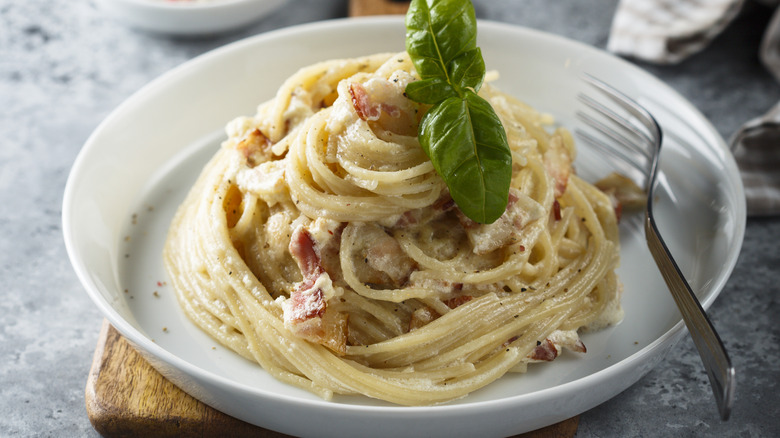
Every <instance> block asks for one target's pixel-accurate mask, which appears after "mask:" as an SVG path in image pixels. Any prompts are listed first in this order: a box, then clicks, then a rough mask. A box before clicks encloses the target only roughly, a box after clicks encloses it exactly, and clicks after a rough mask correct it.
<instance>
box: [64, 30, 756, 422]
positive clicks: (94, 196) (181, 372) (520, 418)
mask: <svg viewBox="0 0 780 438" xmlns="http://www.w3.org/2000/svg"><path fill="white" fill-rule="evenodd" d="M479 44H480V45H481V47H482V48H483V53H484V56H485V59H486V63H487V65H488V67H489V68H490V69H497V70H498V71H499V72H500V73H501V78H500V79H499V80H498V81H497V85H498V86H499V87H501V88H503V89H504V90H506V91H509V92H511V93H512V94H514V95H516V96H518V97H519V98H521V99H522V100H525V101H526V102H528V103H530V104H532V105H534V106H536V107H538V108H540V109H542V110H544V111H547V112H550V113H552V114H554V115H555V116H556V117H557V118H558V120H559V121H560V122H561V123H562V124H564V125H567V126H569V127H574V126H575V125H576V121H575V120H574V118H573V111H574V109H575V108H576V107H577V104H576V98H575V95H576V93H577V92H578V91H579V90H581V89H583V87H584V86H583V84H582V83H581V82H580V80H579V79H578V75H579V74H580V72H583V71H585V72H589V73H591V74H593V75H595V76H597V77H599V78H601V79H603V80H605V81H606V82H608V83H611V84H612V85H614V86H616V87H617V88H619V89H621V90H622V91H624V92H625V93H627V94H629V95H630V96H633V97H634V98H636V99H638V100H639V101H640V102H642V103H644V104H645V105H647V107H648V108H649V109H650V110H651V111H652V112H653V113H655V115H656V116H657V117H658V119H659V120H660V123H661V125H662V127H663V129H664V131H665V134H666V139H667V140H666V141H665V144H664V148H665V149H664V154H663V158H662V163H661V166H662V169H663V171H664V176H663V178H662V180H661V182H662V185H661V187H660V190H659V191H658V202H657V204H656V205H657V206H658V211H657V214H656V217H657V220H658V222H659V228H660V229H661V232H662V233H663V235H664V236H665V237H666V238H667V241H668V243H669V245H670V247H671V249H672V251H673V253H674V254H675V256H676V257H677V260H678V262H679V264H680V266H681V268H682V270H683V272H684V273H685V274H686V276H687V277H688V278H689V280H690V282H691V283H692V285H693V287H694V289H695V290H696V291H697V294H698V295H699V297H700V299H701V301H702V303H703V305H704V307H708V306H709V305H710V304H711V303H712V301H713V300H714V299H715V297H716V296H717V294H718V293H719V292H720V290H721V289H722V288H723V286H724V284H725V282H726V280H727V278H728V276H729V274H730V272H731V270H732V268H733V266H734V264H735V262H736V259H737V255H738V253H739V249H740V246H741V243H742V237H743V233H744V227H745V202H744V196H743V192H742V185H741V181H740V178H739V174H738V171H737V168H736V165H735V163H734V161H733V159H732V157H731V155H730V153H729V152H728V150H727V148H726V146H725V144H724V142H723V141H722V139H721V138H720V137H719V136H718V134H717V133H716V131H715V130H714V129H713V128H712V126H711V125H710V124H709V123H708V122H707V121H706V120H705V119H704V118H703V117H702V115H701V114H700V113H699V112H697V111H696V109H694V108H693V107H692V106H691V105H690V104H689V103H688V102H686V101H685V100H684V99H683V98H681V97H680V96H679V95H678V94H676V93H675V92H674V91H672V90H671V89H670V88H669V87H667V86H666V85H664V84H663V83H661V82H660V81H659V80H657V79H655V78H654V77H652V76H650V75H649V74H647V73H645V72H643V71H642V70H640V69H638V68H636V67H634V66H632V65H631V64H629V63H627V62H624V61H622V60H620V59H618V58H615V57H613V56H611V55H609V54H606V53H604V52H601V51H598V50H595V49H593V48H591V47H588V46H585V45H582V44H580V43H576V42H572V41H569V40H566V39H563V38H560V37H556V36H552V35H548V34H544V33H540V32H537V31H532V30H528V29H523V28H519V27H514V26H508V25H503V24H497V23H491V22H481V23H480V24H479ZM403 47H404V27H403V22H402V19H401V18H400V17H398V18H388V17H384V18H364V19H348V20H338V21H329V22H320V23H314V24H310V25H305V26H300V27H294V28H289V29H284V30H280V31H276V32H273V33H268V34H264V35H260V36H257V37H254V38H250V39H247V40H243V41H240V42H237V43H234V44H231V45H229V46H226V47H223V48H221V49H218V50H215V51H213V52H211V53H208V54H206V55H204V56H201V57H199V58H197V59H195V60H193V61H190V62H188V63H186V64H184V65H182V66H181V67H179V68H176V69H174V70H173V71H171V72H169V73H167V74H165V75H163V76H162V77H160V78H159V79H157V80H155V81H153V82H152V83H151V84H149V85H148V86H146V87H145V88H143V89H142V90H141V91H139V92H138V93H137V94H136V95H134V96H133V97H131V98H130V99H128V101H127V102H125V103H124V104H122V105H121V106H120V107H119V108H118V109H117V110H116V111H114V112H113V114H111V115H110V116H109V117H108V118H107V119H106V120H105V121H104V122H103V123H102V124H101V125H100V126H99V127H98V129H97V130H96V131H95V133H94V134H93V135H92V136H91V137H90V138H89V140H88V141H87V143H86V144H85V146H84V148H83V150H82V151H81V153H80V155H79V157H78V159H77V161H76V163H75V165H74V166H73V170H72V173H71V176H70V178H69V180H68V184H67V187H66V190H65V199H64V206H63V231H64V234H65V241H66V244H67V248H68V253H69V255H70V257H71V260H72V263H73V265H74V267H75V270H76V272H77V274H78V276H79V278H80V279H81V281H82V282H83V284H84V287H85V288H86V290H87V292H88V293H89V295H90V297H91V298H92V299H93V300H94V302H95V304H96V305H97V306H98V307H99V308H100V310H101V311H102V312H103V313H104V314H105V316H106V318H108V320H109V321H110V322H111V323H112V324H113V325H114V326H115V327H116V328H117V329H118V330H119V331H120V332H121V333H122V334H123V335H125V337H126V338H127V339H129V340H130V341H131V342H132V343H133V344H134V345H135V346H136V347H137V348H138V349H139V350H140V351H141V352H142V354H143V355H144V356H145V357H146V358H147V359H148V360H149V361H150V362H151V363H152V364H153V365H154V366H155V367H156V368H157V369H158V370H159V371H161V372H162V374H163V375H165V376H166V377H168V378H169V379H170V380H172V381H173V382H174V383H176V384H177V385H179V386H181V387H182V388H183V389H185V390H186V391H187V392H189V393H190V394H192V395H194V396H195V397H197V398H199V399H201V400H203V401H204V402H206V403H208V404H209V405H211V406H213V407H215V408H217V409H220V410H222V411H224V412H226V413H228V414H230V415H232V416H234V417H237V418H240V419H242V420H245V421H248V422H250V423H254V424H257V425H260V426H263V427H265V428H269V429H273V430H277V431H280V432H284V433H287V434H291V435H300V436H315V435H316V436H320V437H322V436H369V435H367V434H369V433H370V436H374V437H380V436H398V435H399V434H402V435H403V436H406V437H411V436H423V437H429V436H444V435H446V436H451V437H455V436H475V435H479V436H507V435H513V434H517V433H521V432H524V431H529V430H533V429H536V428H539V427H542V426H545V425H549V424H552V423H555V422H558V421H561V420H564V419H566V418H569V417H571V416H574V415H576V414H579V413H581V412H583V411H585V410H588V409H590V408H592V407H594V406H596V405H598V404H599V403H602V402H604V401H605V400H607V399H609V398H611V397H613V396H615V395H616V394H618V393H619V392H621V391H623V390H624V389H626V388H627V387H628V386H630V385H631V384H633V383H634V382H636V381H637V380H638V379H639V378H640V377H642V376H643V375H644V374H645V373H647V372H648V371H649V370H650V369H651V368H652V367H653V366H654V365H655V364H656V363H658V362H659V361H660V360H661V358H662V356H663V355H664V354H665V353H666V352H667V351H668V350H669V349H670V348H671V347H672V346H673V345H674V344H675V343H676V342H677V341H678V340H679V339H680V338H681V337H682V336H683V335H684V334H685V333H686V332H685V330H684V326H683V324H682V322H681V318H680V315H679V313H678V311H677V309H676V307H675V305H674V303H673V301H672V298H671V297H670V295H669V293H668V292H667V289H666V286H665V285H664V284H663V281H662V279H661V277H660V275H659V274H658V272H657V269H656V267H655V265H654V264H653V261H652V259H651V257H650V255H649V253H648V251H647V249H646V246H645V243H644V238H643V236H642V233H641V231H640V228H639V227H638V226H637V222H636V221H631V220H628V221H626V222H625V223H624V225H623V226H622V232H621V234H622V236H621V239H622V251H621V253H622V266H621V268H620V270H619V274H620V276H621V278H622V279H623V281H624V283H625V294H624V300H623V304H624V307H625V311H626V316H625V320H624V321H623V322H622V323H621V324H620V325H619V326H617V327H614V328H609V329H606V330H603V331H600V332H597V333H590V334H586V335H585V336H584V341H585V344H586V345H587V348H588V353H587V355H585V356H584V357H575V355H574V354H571V355H563V356H562V357H560V358H558V359H557V360H556V361H555V362H553V363H552V364H545V365H542V366H532V367H531V369H530V371H529V373H528V374H526V375H507V376H505V377H503V378H501V379H500V380H499V381H497V382H495V383H494V384H492V385H490V386H488V387H486V388H484V389H482V390H480V391H477V392H475V393H473V394H471V395H470V396H468V397H467V398H465V399H462V400H459V401H455V402H452V403H449V404H446V405H441V406H432V407H411V408H410V407H398V406H390V405H388V404H386V403H382V402H378V401H374V400H370V399H367V398H364V397H337V398H336V399H335V400H333V401H329V402H328V401H323V400H320V399H318V398H317V397H316V396H314V395H312V394H309V393H307V392H305V391H302V390H299V389H296V388H292V387H289V386H287V385H285V384H282V383H280V382H278V381H276V380H274V379H273V378H271V377H270V376H268V375H267V374H266V373H265V372H264V371H263V370H261V369H260V368H259V367H257V366H255V365H254V364H251V363H249V362H248V361H245V360H244V359H242V358H240V357H239V356H237V355H235V354H233V353H231V352H230V351H227V350H226V349H225V348H223V347H221V346H218V345H217V344H216V343H215V342H214V341H213V340H211V339H210V338H209V337H208V336H206V335H204V334H203V333H202V332H201V331H200V330H199V329H197V328H196V327H194V326H193V324H191V323H190V322H189V321H188V320H187V319H186V318H185V317H184V316H183V315H182V313H181V312H180V310H179V308H178V305H177V303H176V300H175V297H174V294H173V291H172V290H171V288H170V286H168V285H167V284H166V274H165V271H164V269H163V265H162V261H161V255H160V254H161V250H162V245H163V240H164V238H165V234H166V230H167V227H168V223H169V220H170V218H171V216H172V214H173V212H174V210H175V209H176V208H177V206H178V205H179V203H180V202H181V201H182V199H183V197H184V195H185V193H186V191H187V190H188V189H189V187H190V185H191V184H192V182H193V181H194V180H195V178H196V176H197V175H198V173H199V171H200V168H201V166H202V165H203V164H204V163H205V162H206V160H208V159H209V158H210V157H211V156H212V154H213V153H214V152H215V151H216V148H217V147H218V144H219V142H220V140H221V139H222V138H223V134H222V127H223V126H224V125H225V123H226V122H228V121H229V120H231V119H232V118H234V117H235V116H238V115H249V114H253V113H254V111H255V108H256V106H257V104H258V103H260V102H262V101H265V100H266V99H269V98H271V97H272V96H273V94H274V93H275V90H276V89H277V87H278V86H279V85H280V84H281V83H282V81H283V80H284V79H285V78H287V77H288V76H289V75H291V74H292V73H293V72H294V71H296V70H297V69H298V68H300V67H303V66H305V65H308V64H311V63H314V62H316V61H320V60H325V59H330V58H336V57H351V56H359V55H365V54H371V53H375V52H383V51H401V50H403ZM578 160H579V161H578V164H577V165H578V171H579V173H580V174H581V175H584V176H585V177H586V178H595V177H598V176H602V175H604V174H606V171H607V170H608V169H605V168H602V166H603V163H602V161H601V160H598V159H594V157H593V154H591V153H589V152H588V151H587V150H584V149H581V153H580V157H579V158H578ZM155 292H157V293H156V294H155ZM659 403H660V401H659Z"/></svg>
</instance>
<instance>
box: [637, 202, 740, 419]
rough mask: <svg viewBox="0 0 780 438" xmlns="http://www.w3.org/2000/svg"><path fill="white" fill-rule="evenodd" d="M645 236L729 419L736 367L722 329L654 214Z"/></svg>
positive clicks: (648, 217)
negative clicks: (710, 315) (682, 268)
mask: <svg viewBox="0 0 780 438" xmlns="http://www.w3.org/2000/svg"><path fill="white" fill-rule="evenodd" d="M645 237H646V238H647V246H648V248H649V249H650V253H651V254H652V255H653V258H654V259H655V263H656V265H658V269H659V270H660V271H661V275H662V276H663V278H664V281H665V282H666V285H667V286H668V287H669V291H670V292H671V293H672V297H674V300H675V301H676V302H677V307H678V308H679V309H680V313H681V314H682V317H683V321H685V325H686V326H687V327H688V331H689V332H690V334H691V338H693V343H694V344H695V345H696V349H697V350H699V355H700V356H701V359H702V362H703V363H704V368H705V370H706V371H707V377H709V380H710V385H711V386H712V391H713V393H714V394H715V401H716V402H717V404H718V411H719V412H720V417H721V419H722V420H724V421H725V420H727V419H728V418H729V415H730V413H731V405H732V402H733V399H734V388H735V383H736V382H735V379H734V367H733V366H732V365H731V360H730V359H729V356H728V353H726V349H725V348H724V347H723V343H722V342H721V340H720V337H719V336H718V333H717V332H716V331H715V328H714V327H713V326H712V323H711V322H710V320H709V318H708V317H707V314H706V313H705V312H704V309H703V308H702V307H701V304H700V303H699V300H698V299H697V298H696V295H694V293H693V290H691V287H690V285H689V284H688V282H687V281H686V280H685V277H684V276H683V275H682V272H681V271H680V268H679V267H678V266H677V263H675V261H674V259H673V258H672V255H671V253H670V252H669V249H668V248H667V247H666V244H665V243H664V241H663V239H662V238H661V235H660V233H659V232H658V228H657V227H656V224H655V220H654V219H653V216H652V214H648V215H646V216H645Z"/></svg>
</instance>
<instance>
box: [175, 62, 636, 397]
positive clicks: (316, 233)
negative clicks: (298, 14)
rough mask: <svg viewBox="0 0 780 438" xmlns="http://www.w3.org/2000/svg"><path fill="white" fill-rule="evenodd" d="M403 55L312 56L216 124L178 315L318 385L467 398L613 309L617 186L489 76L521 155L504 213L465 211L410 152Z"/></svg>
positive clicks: (186, 213)
mask: <svg viewBox="0 0 780 438" xmlns="http://www.w3.org/2000/svg"><path fill="white" fill-rule="evenodd" d="M416 79H417V77H416V73H415V71H414V67H413V66H412V63H411V61H410V60H409V57H408V55H407V54H406V53H401V54H378V55H373V56H368V57H363V58H356V59H346V60H335V61H329V62H323V63H318V64H315V65H312V66H310V67H306V68H303V69H302V70H300V71H299V72H297V73H296V74H295V75H293V76H292V77H290V78H289V79H288V80H287V81H286V82H285V83H284V84H283V85H282V86H281V88H280V89H279V90H278V92H277V94H276V96H275V98H273V99H272V100H270V101H268V102H266V103H264V104H262V105H260V106H259V107H258V111H257V114H256V115H255V116H254V117H240V118H238V119H236V120H234V121H232V122H231V123H229V124H228V126H227V134H228V139H227V140H226V141H225V142H224V143H223V145H222V147H221V148H220V150H219V151H218V152H217V153H216V155H215V156H214V157H213V159H212V160H211V161H210V162H209V163H208V164H207V165H206V167H205V168H204V169H203V172H202V174H201V175H200V177H199V178H198V180H197V182H196V183H195V185H194V187H193V188H192V189H191V191H190V193H189V195H188V196H187V198H186V200H185V201H184V203H183V204H182V205H181V207H180V208H179V210H178V212H177V214H176V216H175V218H174V219H173V222H172V224H171V227H170V231H169V236H168V239H167V241H166V245H165V250H164V261H165V264H166V268H167V270H168V272H169V274H170V277H171V283H172V284H173V286H174V288H175V290H176V293H177V296H178V300H179V302H180V305H181V307H182V309H183V310H184V311H185V312H186V314H187V315H188V316H189V317H190V318H191V320H192V321H194V322H195V323H196V324H197V325H198V326H200V327H201V328H202V329H203V330H205V331H206V332H208V333H209V334H210V335H211V336H213V337H214V338H215V339H217V340H218V341H219V342H221V343H222V344H224V345H226V346H227V347H229V348H231V349H232V350H234V351H235V352H237V353H238V354H240V355H241V356H243V357H245V358H246V359H248V360H250V361H254V362H257V363H258V364H260V365H261V366H262V367H263V368H264V369H265V370H267V371H268V372H269V373H270V374H272V375H273V376H275V377H276V378H278V379H280V380H283V381H285V382H289V383H291V384H293V385H297V386H299V387H303V388H306V389H308V390H310V391H313V392H315V393H317V394H318V395H320V396H321V397H323V398H326V399H328V398H331V397H332V396H333V394H363V395H366V396H369V397H374V398H378V399H382V400H386V401H389V402H392V403H396V404H402V405H426V404H434V403H441V402H445V401H448V400H452V399H456V398H460V397H463V396H465V395H467V394H468V393H470V392H472V391H474V390H475V389H478V388H480V387H483V386H485V385H487V384H489V383H490V382H493V381H495V380H496V379H498V378H499V377H501V376H502V375H504V374H505V373H507V372H510V371H519V372H522V371H525V370H526V366H527V364H528V363H530V362H541V361H550V360H552V359H554V358H555V357H556V356H557V355H558V354H560V353H561V351H562V349H563V348H567V349H570V350H575V351H579V352H584V351H585V347H584V345H583V344H582V342H581V341H580V339H579V335H578V333H579V332H580V331H582V330H588V329H598V328H601V327H604V326H606V325H609V324H614V323H616V322H618V321H619V320H620V319H621V318H622V310H621V308H620V301H619V299H620V294H621V286H620V283H619V281H618V278H617V276H616V274H615V268H616V266H617V264H618V261H619V256H618V251H619V244H618V235H617V221H616V217H615V212H614V208H613V206H612V203H611V202H610V199H609V197H608V196H607V195H605V194H604V193H603V192H602V191H600V190H599V189H597V188H595V187H594V186H593V185H591V184H589V183H587V182H585V181H583V180H582V179H580V178H578V177H577V176H576V175H575V174H574V173H573V172H572V170H571V162H572V159H573V157H574V153H575V149H574V144H573V140H572V138H571V136H570V134H569V133H568V132H567V131H566V130H564V129H561V128H558V129H554V130H553V129H551V128H550V124H551V120H549V118H548V117H546V116H544V115H542V114H540V113H539V112H537V111H536V110H534V109H533V108H531V107H529V106H528V105H525V104H523V103H521V102H519V101H517V100H516V99H514V98H512V97H510V96H508V95H506V94H504V93H502V92H500V91H499V90H497V89H495V88H494V87H491V86H490V85H485V86H484V87H482V89H481V91H480V95H481V96H483V97H484V98H485V99H487V100H488V101H489V102H490V103H491V104H492V106H493V107H494V109H495V111H496V113H497V114H498V115H499V117H500V119H501V122H502V123H503V125H504V127H505V129H506V133H507V138H508V141H509V145H510V148H511V151H512V157H513V178H512V184H511V188H510V192H509V202H508V207H507V210H506V212H505V213H504V215H503V216H501V217H500V218H499V219H498V220H497V221H495V222H494V223H492V224H478V223H475V222H473V221H471V220H470V219H469V218H467V217H465V216H464V215H463V214H462V213H460V211H459V210H458V208H457V206H456V205H455V204H454V203H453V201H452V199H451V198H450V197H449V194H448V191H447V187H446V185H445V184H444V183H443V182H442V180H441V178H440V177H439V176H438V175H437V174H436V172H435V171H434V168H433V166H432V164H431V163H430V161H429V160H428V158H427V156H426V155H425V153H424V152H423V151H422V149H421V148H420V145H419V143H418V140H417V137H416V133H417V126H418V124H419V121H420V118H421V117H422V115H423V113H424V111H425V109H426V108H425V106H424V105H421V104H417V103H415V102H412V101H411V100H409V99H407V98H406V97H405V96H404V89H405V87H406V84H408V83H409V82H410V81H414V80H416Z"/></svg>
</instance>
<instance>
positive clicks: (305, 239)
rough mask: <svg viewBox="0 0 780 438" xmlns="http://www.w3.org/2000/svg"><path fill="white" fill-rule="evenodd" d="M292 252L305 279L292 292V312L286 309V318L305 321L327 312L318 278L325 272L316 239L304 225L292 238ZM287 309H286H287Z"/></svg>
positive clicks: (296, 230) (297, 229)
mask: <svg viewBox="0 0 780 438" xmlns="http://www.w3.org/2000/svg"><path fill="white" fill-rule="evenodd" d="M289 250H290V254H291V255H292V256H293V259H295V261H296V263H298V268H299V269H300V270H301V275H303V281H301V283H300V284H298V287H297V288H296V289H295V290H294V291H293V292H292V293H291V294H290V299H289V302H290V312H289V315H288V312H287V311H285V315H284V317H285V320H289V321H291V322H296V321H304V320H307V319H310V318H314V317H318V316H322V314H323V313H324V312H325V300H324V297H323V294H322V289H321V288H320V287H316V286H317V280H318V279H319V278H320V276H322V274H323V273H324V272H325V270H324V269H322V264H321V262H320V256H319V254H317V251H316V250H315V248H314V240H313V239H312V238H311V235H310V234H309V232H308V231H306V229H305V228H303V227H298V228H296V229H295V231H294V232H293V235H292V237H291V238H290V246H289ZM285 310H286V309H285Z"/></svg>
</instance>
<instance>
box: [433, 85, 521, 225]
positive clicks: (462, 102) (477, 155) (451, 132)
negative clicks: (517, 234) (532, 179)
mask: <svg viewBox="0 0 780 438" xmlns="http://www.w3.org/2000/svg"><path fill="white" fill-rule="evenodd" d="M496 126H498V127H499V128H501V129H496ZM419 139H420V144H421V145H422V147H423V150H424V151H425V153H426V154H427V155H428V157H430V159H431V162H432V163H433V166H434V168H435V169H436V171H437V172H438V173H439V175H441V177H442V179H444V181H445V182H446V183H447V186H448V187H449V189H450V195H451V196H452V199H453V200H454V201H455V203H456V204H457V205H458V208H460V210H461V211H462V212H463V213H464V214H465V215H466V216H468V217H469V218H471V219H473V220H474V221H476V222H481V223H492V222H494V221H495V220H496V219H498V218H499V217H500V216H501V215H502V214H504V210H505V209H506V204H507V199H508V196H509V183H510V182H511V179H512V154H511V152H510V151H509V147H508V146H507V140H506V132H505V131H504V129H503V128H502V127H501V122H500V120H499V119H498V116H497V115H496V113H495V111H493V108H492V107H491V106H490V103H488V102H487V101H486V100H485V99H483V98H481V97H479V96H478V95H477V94H476V93H474V92H473V91H471V90H466V92H465V93H464V95H463V96H452V97H449V98H447V99H445V100H444V101H442V102H439V103H437V104H436V105H434V106H433V107H432V108H431V109H430V110H428V112H426V113H425V116H424V117H423V120H422V122H421V125H420V135H419Z"/></svg>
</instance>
